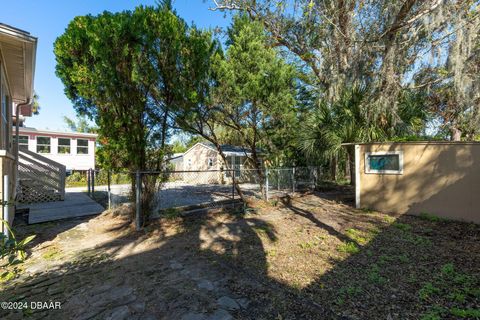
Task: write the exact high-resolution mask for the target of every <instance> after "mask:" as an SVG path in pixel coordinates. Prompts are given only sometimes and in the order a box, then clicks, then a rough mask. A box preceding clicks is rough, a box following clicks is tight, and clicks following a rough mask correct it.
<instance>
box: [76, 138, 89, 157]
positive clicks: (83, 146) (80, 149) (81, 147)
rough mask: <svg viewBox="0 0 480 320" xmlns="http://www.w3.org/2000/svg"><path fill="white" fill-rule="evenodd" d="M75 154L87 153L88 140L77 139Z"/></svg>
mask: <svg viewBox="0 0 480 320" xmlns="http://www.w3.org/2000/svg"><path fill="white" fill-rule="evenodd" d="M77 154H88V140H86V139H77Z"/></svg>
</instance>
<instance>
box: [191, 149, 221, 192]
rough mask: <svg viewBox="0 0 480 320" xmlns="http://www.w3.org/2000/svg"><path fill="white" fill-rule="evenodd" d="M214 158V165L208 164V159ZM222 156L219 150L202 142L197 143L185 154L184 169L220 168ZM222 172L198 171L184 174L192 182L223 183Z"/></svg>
mask: <svg viewBox="0 0 480 320" xmlns="http://www.w3.org/2000/svg"><path fill="white" fill-rule="evenodd" d="M209 158H212V159H213V166H211V167H209V166H208V159H209ZM220 163H221V158H220V157H219V156H218V152H216V151H215V150H213V149H211V148H208V147H206V146H204V145H202V144H197V145H196V146H194V147H193V148H192V149H190V150H189V151H188V152H186V153H185V154H184V155H183V170H186V171H191V170H202V171H203V170H220ZM221 175H222V174H221V173H220V172H198V173H186V174H184V180H185V181H188V182H190V183H198V184H200V183H207V184H210V183H221V182H222V178H221Z"/></svg>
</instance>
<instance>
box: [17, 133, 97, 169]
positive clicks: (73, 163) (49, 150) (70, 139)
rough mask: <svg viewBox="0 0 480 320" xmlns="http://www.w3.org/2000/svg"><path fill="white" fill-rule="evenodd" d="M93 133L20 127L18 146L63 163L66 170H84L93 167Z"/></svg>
mask: <svg viewBox="0 0 480 320" xmlns="http://www.w3.org/2000/svg"><path fill="white" fill-rule="evenodd" d="M96 139H97V135H96V134H93V133H79V132H57V131H49V130H37V129H35V128H28V127H20V128H19V133H18V148H19V150H20V151H22V150H28V151H31V152H34V153H37V154H40V155H42V156H44V157H46V158H48V159H50V160H53V161H55V162H58V163H60V164H63V165H64V166H65V167H66V168H67V170H75V171H84V170H88V169H94V168H95V142H96Z"/></svg>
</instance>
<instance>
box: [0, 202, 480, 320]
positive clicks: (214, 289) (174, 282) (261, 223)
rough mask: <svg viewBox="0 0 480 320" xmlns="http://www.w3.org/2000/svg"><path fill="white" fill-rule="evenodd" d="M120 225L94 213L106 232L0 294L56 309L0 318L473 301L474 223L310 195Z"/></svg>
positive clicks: (321, 313) (346, 314)
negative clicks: (248, 210) (255, 210)
mask: <svg viewBox="0 0 480 320" xmlns="http://www.w3.org/2000/svg"><path fill="white" fill-rule="evenodd" d="M307 205H309V207H307ZM117 218H118V217H117ZM98 219H100V220H98V221H99V224H100V222H102V221H103V222H105V221H108V220H109V219H115V217H111V216H104V217H99V218H98ZM101 219H104V220H101ZM94 222H95V221H94ZM129 223H130V222H129V221H128V219H125V220H124V222H123V223H118V224H115V225H113V226H112V225H109V224H108V223H106V227H105V229H104V230H103V231H102V232H103V234H110V233H111V234H112V238H111V240H109V241H105V242H102V243H99V244H98V245H97V246H95V247H92V248H89V249H85V250H83V251H81V252H78V254H77V255H76V257H75V259H71V261H70V262H68V263H61V264H58V265H56V266H55V268H51V269H50V270H46V271H45V272H43V273H41V274H37V275H35V276H33V277H30V278H29V277H26V278H22V279H18V280H17V281H15V282H13V283H11V284H8V285H6V286H4V287H3V288H2V293H1V294H0V300H2V301H3V300H7V301H11V300H17V301H48V300H52V301H61V302H62V309H61V310H38V309H37V310H27V311H20V312H13V311H7V312H6V311H5V310H0V312H2V313H3V314H0V316H1V318H2V319H10V318H11V319H15V317H16V318H18V317H19V316H20V317H21V316H24V315H30V316H31V318H33V319H39V318H42V317H43V318H47V319H60V318H70V319H107V318H109V317H110V318H112V319H172V318H175V319H222V318H224V319H228V316H231V317H233V318H236V319H279V318H282V319H339V318H343V319H373V318H376V319H389V318H391V319H409V318H411V319H418V318H420V315H421V314H426V313H428V312H443V314H444V315H445V317H447V318H448V317H451V314H450V313H449V312H450V309H453V308H458V309H468V308H474V307H476V308H478V301H479V300H478V296H477V297H475V294H478V288H479V283H478V279H480V277H477V278H475V275H478V265H479V262H480V261H479V259H480V258H479V257H480V248H479V243H478V239H479V236H480V227H479V226H477V225H471V224H464V223H455V222H445V221H430V220H425V219H420V218H416V217H409V216H404V217H399V218H397V219H396V220H395V218H392V217H390V216H387V215H382V214H378V213H375V212H366V211H361V210H355V209H352V208H350V207H347V206H344V205H341V204H337V203H335V202H333V201H330V200H324V199H322V198H321V197H320V196H319V194H317V195H309V196H308V197H302V198H299V199H298V201H297V200H295V199H294V200H293V201H292V203H290V205H289V206H285V207H279V208H272V209H271V211H269V212H267V213H260V214H246V215H242V214H233V213H231V214H228V213H225V214H201V215H195V216H188V217H177V218H174V219H161V220H159V221H158V222H154V223H152V224H151V225H150V226H148V227H147V228H146V229H145V230H144V231H143V232H140V233H133V232H129V230H130V227H129ZM352 230H357V231H352ZM309 239H316V240H315V241H309ZM299 241H301V242H299ZM348 243H352V244H353V245H350V246H346V247H345V249H343V251H340V250H338V249H339V248H343V247H342V245H344V244H348ZM285 250H287V251H285ZM307 260H308V261H307ZM308 262H310V263H311V264H310V265H308ZM304 264H307V266H306V267H305V268H304V266H303V265H304ZM316 264H318V265H320V264H325V265H326V266H327V267H325V269H318V270H317V269H315V265H316ZM450 265H451V266H452V267H450ZM302 268H304V269H302ZM299 270H300V271H299ZM302 270H305V272H304V274H302V273H303V271H302ZM293 276H295V277H299V279H300V280H301V281H300V282H299V283H300V284H299V283H297V282H295V281H296V280H297V279H296V278H294V277H293ZM429 283H430V284H431V285H428V284H429ZM446 286H447V287H446ZM425 288H427V289H425ZM475 288H477V291H475ZM422 290H423V291H422ZM447 291H448V292H447ZM452 291H453V292H456V293H458V294H457V296H456V297H453V296H450V295H449V293H451V292H452ZM462 294H463V300H462V296H461V295H462ZM439 307H440V308H446V307H448V308H449V309H448V310H440V311H439ZM432 310H433V311H432ZM451 318H452V317H451ZM453 318H454V317H453Z"/></svg>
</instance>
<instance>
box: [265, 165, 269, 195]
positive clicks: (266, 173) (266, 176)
mask: <svg viewBox="0 0 480 320" xmlns="http://www.w3.org/2000/svg"><path fill="white" fill-rule="evenodd" d="M268 198H269V197H268V168H266V169H265V200H267V201H268Z"/></svg>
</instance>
